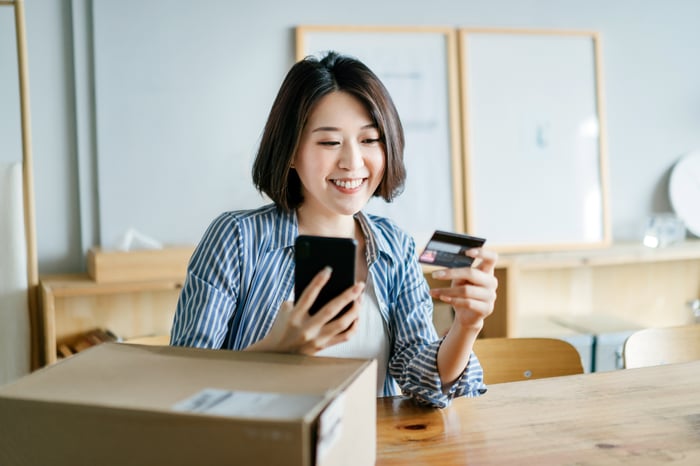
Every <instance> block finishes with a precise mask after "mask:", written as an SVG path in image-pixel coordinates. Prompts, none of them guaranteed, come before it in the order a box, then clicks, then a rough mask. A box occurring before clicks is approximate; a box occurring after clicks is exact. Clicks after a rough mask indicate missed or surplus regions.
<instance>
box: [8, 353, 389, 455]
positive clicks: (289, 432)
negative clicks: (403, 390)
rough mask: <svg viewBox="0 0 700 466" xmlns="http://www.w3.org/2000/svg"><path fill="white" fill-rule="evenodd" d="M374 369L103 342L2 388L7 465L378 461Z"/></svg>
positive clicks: (365, 364)
mask: <svg viewBox="0 0 700 466" xmlns="http://www.w3.org/2000/svg"><path fill="white" fill-rule="evenodd" d="M376 372H377V368H376V361H374V360H359V359H340V358H319V357H305V356H299V355H285V354H268V353H252V352H251V353H248V352H237V351H225V350H224V351H221V350H219V351H217V350H203V349H193V348H178V347H168V346H141V345H125V344H120V343H104V344H101V345H98V346H95V347H93V348H91V349H88V350H86V351H84V352H82V353H79V354H77V355H75V356H72V357H70V358H68V359H66V360H64V361H62V362H59V363H58V364H54V365H52V366H48V367H46V368H43V369H40V370H39V371H36V372H34V373H33V374H30V375H28V376H26V377H24V378H21V379H19V380H17V381H16V382H14V383H11V384H8V385H5V386H2V387H0V464H2V465H22V466H24V465H49V464H50V465H71V466H75V465H77V464H100V465H120V466H123V465H126V464H128V465H150V466H153V465H160V464H163V465H168V466H175V465H183V466H184V465H200V464H201V465H208V466H209V465H224V464H226V465H230V464H241V465H254V464H261V465H277V464H280V465H304V466H310V465H318V466H325V465H344V464H347V465H373V464H374V462H375V456H376V377H377V374H376Z"/></svg>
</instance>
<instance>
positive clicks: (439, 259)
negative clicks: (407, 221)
mask: <svg viewBox="0 0 700 466" xmlns="http://www.w3.org/2000/svg"><path fill="white" fill-rule="evenodd" d="M485 242H486V239H484V238H479V237H477V236H471V235H465V234H463V233H451V232H448V231H440V230H436V231H435V233H433V236H432V238H430V241H428V244H427V245H426V246H425V249H424V250H423V252H422V253H421V255H420V256H419V258H418V261H419V262H422V263H424V264H430V265H441V266H443V267H449V268H453V267H470V266H471V265H472V262H474V258H473V257H469V256H465V255H464V251H466V250H467V249H473V248H480V247H481V246H483V245H484V243H485Z"/></svg>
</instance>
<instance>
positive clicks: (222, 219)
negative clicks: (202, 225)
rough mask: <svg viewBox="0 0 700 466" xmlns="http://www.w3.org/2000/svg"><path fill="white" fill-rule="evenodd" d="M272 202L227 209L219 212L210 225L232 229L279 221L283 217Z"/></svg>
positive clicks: (265, 224)
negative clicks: (238, 208) (257, 205)
mask: <svg viewBox="0 0 700 466" xmlns="http://www.w3.org/2000/svg"><path fill="white" fill-rule="evenodd" d="M284 215H285V214H284V213H283V212H281V211H280V210H279V209H278V208H277V207H276V206H275V205H274V204H267V205H264V206H262V207H257V208H255V209H244V210H229V211H226V212H222V213H220V214H219V215H218V216H217V217H215V218H214V220H212V222H211V227H210V228H212V227H219V228H221V227H224V228H225V227H228V228H234V229H240V228H243V229H246V228H247V227H249V226H254V225H258V226H267V225H268V224H274V223H276V222H279V221H280V219H281V218H283V217H284Z"/></svg>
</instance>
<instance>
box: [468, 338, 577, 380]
mask: <svg viewBox="0 0 700 466" xmlns="http://www.w3.org/2000/svg"><path fill="white" fill-rule="evenodd" d="M474 352H475V353H476V356H477V358H479V362H481V366H482V367H483V369H484V382H485V383H486V384H487V385H488V384H495V383H503V382H517V381H520V380H533V379H541V378H545V377H558V376H562V375H573V374H582V373H583V365H582V364H581V356H580V355H579V353H578V351H576V348H574V346H573V345H572V344H571V343H569V342H566V341H564V340H559V339H557V338H481V339H478V340H476V342H475V343H474Z"/></svg>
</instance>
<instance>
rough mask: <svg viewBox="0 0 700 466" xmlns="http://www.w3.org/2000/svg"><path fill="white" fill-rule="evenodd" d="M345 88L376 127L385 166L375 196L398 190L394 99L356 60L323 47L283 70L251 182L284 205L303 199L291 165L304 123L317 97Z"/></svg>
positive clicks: (399, 133)
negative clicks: (317, 54) (318, 55)
mask: <svg viewBox="0 0 700 466" xmlns="http://www.w3.org/2000/svg"><path fill="white" fill-rule="evenodd" d="M335 91H344V92H347V93H349V94H351V95H352V96H354V97H356V98H357V99H358V100H359V101H360V102H362V104H363V105H364V106H365V108H366V109H367V111H368V112H369V114H370V117H371V118H372V120H373V123H374V124H376V125H377V129H378V130H379V138H380V140H381V142H382V144H383V146H384V153H385V155H386V168H385V170H384V176H383V177H382V181H381V182H380V183H379V186H378V187H377V190H376V191H375V192H374V196H381V197H383V198H384V199H385V200H386V201H388V202H389V201H391V200H393V199H394V198H395V197H396V196H397V195H399V194H400V193H401V191H402V190H403V184H404V181H405V180H406V168H405V167H404V163H403V150H404V133H403V127H402V125H401V120H400V119H399V114H398V112H397V111H396V107H395V106H394V102H393V101H392V99H391V96H390V95H389V92H388V91H387V90H386V88H385V87H384V84H382V82H381V81H380V80H379V78H378V77H377V75H375V74H374V73H373V72H372V71H371V70H370V69H369V68H368V67H367V66H366V65H365V64H364V63H362V62H361V61H359V60H357V59H355V58H352V57H348V56H344V55H340V54H338V53H336V52H328V53H327V54H326V55H325V56H323V57H322V58H320V59H318V58H315V57H311V56H310V57H306V58H304V59H303V60H301V61H299V62H297V63H296V64H295V65H294V66H292V68H291V69H290V70H289V72H288V73H287V76H286V77H285V79H284V81H283V82H282V86H281V87H280V90H279V92H278V94H277V97H276V98H275V101H274V103H273V104H272V109H271V110H270V115H269V117H268V119H267V123H266V124H265V130H264V131H263V135H262V140H261V141H260V148H259V149H258V154H257V156H256V157H255V162H254V163H253V183H254V184H255V187H256V188H257V189H258V191H260V192H263V193H265V194H266V195H267V196H268V197H270V199H272V200H273V201H274V203H275V204H276V205H277V206H278V207H280V208H282V209H284V210H286V211H289V210H292V209H296V208H297V207H299V205H301V203H302V202H303V200H304V199H303V196H302V193H301V180H299V176H298V175H297V173H296V171H295V170H294V169H292V168H291V165H292V162H293V160H294V155H295V153H296V151H297V148H298V147H299V140H300V138H301V134H302V131H303V130H304V126H305V125H306V122H307V120H308V118H309V115H310V114H311V112H312V111H313V109H314V107H315V105H316V104H317V103H318V101H319V100H321V98H322V97H324V96H326V95H327V94H329V93H331V92H335Z"/></svg>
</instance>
